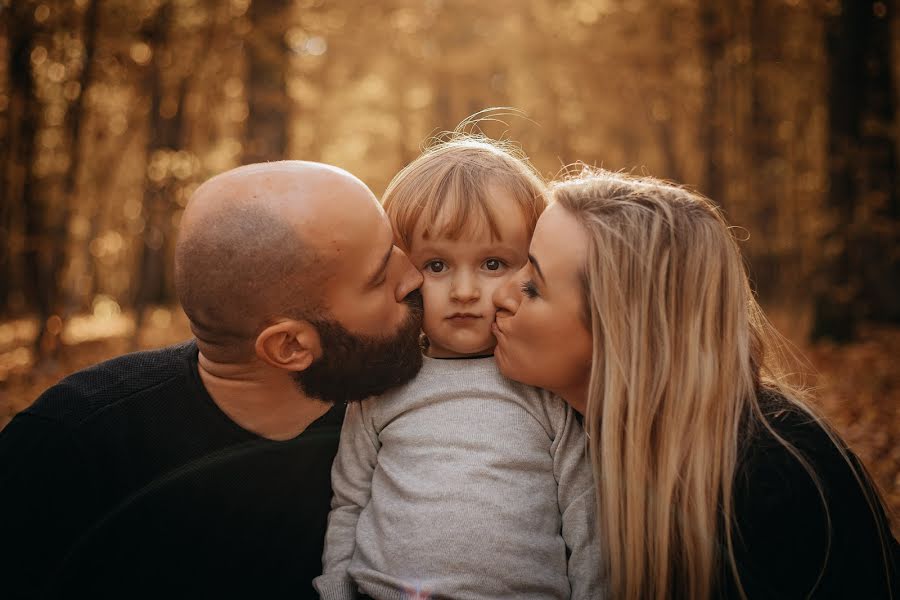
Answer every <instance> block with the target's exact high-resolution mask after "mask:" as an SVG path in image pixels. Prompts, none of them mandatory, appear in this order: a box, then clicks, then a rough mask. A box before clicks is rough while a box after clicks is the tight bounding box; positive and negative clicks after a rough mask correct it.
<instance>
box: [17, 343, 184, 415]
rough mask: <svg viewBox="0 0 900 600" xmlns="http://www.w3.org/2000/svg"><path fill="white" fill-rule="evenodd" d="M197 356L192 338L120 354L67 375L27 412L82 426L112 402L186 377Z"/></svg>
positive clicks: (138, 394)
mask: <svg viewBox="0 0 900 600" xmlns="http://www.w3.org/2000/svg"><path fill="white" fill-rule="evenodd" d="M196 355H197V346H196V342H194V341H193V340H191V341H186V342H183V343H180V344H177V345H174V346H168V347H166V348H158V349H155V350H143V351H140V352H132V353H129V354H124V355H122V356H117V357H115V358H111V359H109V360H107V361H104V362H101V363H98V364H96V365H92V366H90V367H88V368H86V369H82V370H80V371H77V372H75V373H72V374H71V375H69V376H67V377H65V378H64V379H62V380H61V381H60V382H59V383H57V384H56V385H53V386H52V387H50V388H48V389H47V390H46V391H45V392H44V393H43V394H41V395H40V396H39V397H38V398H37V400H35V402H34V403H33V404H32V405H31V406H30V407H28V408H27V409H25V411H23V412H24V413H25V414H29V415H32V416H34V417H39V418H42V419H47V420H52V421H57V422H64V423H66V424H68V425H70V426H78V425H79V424H81V423H82V422H84V421H85V420H88V419H90V418H91V417H92V416H93V415H95V414H97V413H98V412H101V411H103V410H104V409H106V408H108V407H110V406H112V405H116V404H119V403H121V402H127V401H128V400H129V399H132V398H136V397H138V396H140V395H142V394H143V393H144V392H146V391H148V390H151V389H153V388H155V387H157V386H160V385H163V384H165V383H166V382H169V381H172V380H173V379H176V378H179V377H183V376H184V374H185V373H187V372H188V371H187V367H188V365H189V364H190V363H191V361H196Z"/></svg>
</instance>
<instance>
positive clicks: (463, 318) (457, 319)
mask: <svg viewBox="0 0 900 600" xmlns="http://www.w3.org/2000/svg"><path fill="white" fill-rule="evenodd" d="M478 319H481V315H476V314H474V313H456V314H452V315H450V316H449V317H447V320H448V321H450V322H452V323H468V322H471V321H476V320H478Z"/></svg>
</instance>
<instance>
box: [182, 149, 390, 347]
mask: <svg viewBox="0 0 900 600" xmlns="http://www.w3.org/2000/svg"><path fill="white" fill-rule="evenodd" d="M368 210H378V211H380V207H379V206H378V203H377V200H376V199H375V197H374V196H373V195H372V192H371V191H369V189H368V188H367V187H366V186H365V184H363V183H362V182H361V181H359V180H358V179H357V178H355V177H354V176H352V175H351V174H349V173H347V172H346V171H343V170H341V169H338V168H336V167H331V166H328V165H323V164H319V163H310V162H303V161H281V162H273V163H265V164H256V165H248V166H244V167H239V168H237V169H233V170H231V171H227V172H225V173H222V174H221V175H217V176H215V177H213V178H212V179H210V180H208V181H207V182H206V183H204V184H203V185H201V186H200V187H199V188H198V189H197V191H196V192H194V194H193V196H192V197H191V200H190V202H189V203H188V206H187V208H186V210H185V212H184V215H183V217H182V220H181V226H180V234H179V239H178V243H177V245H176V249H175V287H176V290H177V293H178V298H179V300H180V301H181V304H182V307H183V308H184V311H185V313H186V314H187V315H188V318H189V319H190V321H191V326H192V329H193V330H194V333H195V335H196V336H197V338H198V341H199V342H200V344H201V346H202V348H201V349H202V350H203V351H204V354H207V355H212V356H218V357H220V358H221V359H222V360H238V359H241V358H244V357H247V356H249V355H251V354H252V352H253V343H254V341H255V336H256V334H257V333H258V332H259V331H260V330H261V329H262V328H263V327H264V326H265V325H266V324H268V323H269V322H271V321H272V320H274V319H277V318H280V317H287V318H294V319H302V318H311V317H315V316H316V315H317V313H318V312H319V311H320V310H321V309H322V306H321V301H322V298H321V288H322V286H323V284H324V283H325V281H326V280H327V278H328V273H329V271H330V269H329V266H330V264H331V263H332V262H333V261H334V260H335V259H337V258H338V256H339V254H340V252H341V245H340V243H339V242H340V236H339V234H338V232H339V230H340V227H341V221H342V218H343V216H342V215H345V214H348V211H349V214H353V211H357V212H358V211H368ZM212 356H210V358H212Z"/></svg>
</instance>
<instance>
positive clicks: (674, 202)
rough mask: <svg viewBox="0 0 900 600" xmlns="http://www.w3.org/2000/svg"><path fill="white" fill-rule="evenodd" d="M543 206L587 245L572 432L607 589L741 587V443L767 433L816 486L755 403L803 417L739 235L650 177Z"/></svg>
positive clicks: (587, 180)
mask: <svg viewBox="0 0 900 600" xmlns="http://www.w3.org/2000/svg"><path fill="white" fill-rule="evenodd" d="M551 199H552V201H555V202H557V203H559V204H560V205H561V206H562V207H563V208H565V209H566V210H567V211H568V212H570V213H571V214H572V215H573V216H574V217H575V218H576V219H577V220H578V222H579V223H580V224H581V225H582V226H583V227H584V229H585V231H586V232H587V238H588V240H589V242H588V244H589V246H588V248H589V249H588V256H587V261H586V264H585V265H584V272H583V283H584V292H585V299H584V300H585V307H586V311H585V312H586V314H585V318H586V319H587V320H588V323H587V325H588V326H589V327H590V328H591V329H592V331H593V340H594V346H593V364H592V369H591V380H590V385H589V392H588V401H587V409H586V415H585V428H586V430H587V432H588V435H589V436H590V441H589V450H590V455H591V460H592V465H593V469H594V473H595V474H596V480H597V506H598V516H599V519H598V524H599V527H600V539H601V540H602V552H603V556H604V557H605V560H606V565H605V567H606V570H607V572H608V575H609V578H610V586H611V587H610V590H611V592H612V594H611V597H613V598H616V599H617V600H622V599H624V600H637V599H644V598H657V599H661V598H670V597H684V598H692V599H703V598H708V597H709V596H710V595H711V594H712V591H713V586H714V585H715V584H716V581H717V578H719V577H721V576H722V575H723V574H724V573H729V572H730V575H731V576H732V577H733V578H734V581H735V582H736V583H737V587H738V589H739V590H742V587H741V584H740V578H739V576H738V572H737V568H736V565H735V561H734V545H733V540H732V527H731V525H732V524H733V517H734V514H733V513H734V507H733V500H732V491H733V481H734V473H735V469H736V466H737V463H738V460H739V456H738V454H739V441H740V440H742V439H747V436H748V435H750V434H751V432H750V429H751V428H752V427H754V426H755V427H765V428H766V429H767V430H768V431H769V432H771V434H773V435H774V436H775V438H776V439H778V440H779V441H780V442H781V443H783V444H784V445H785V447H786V448H787V449H788V451H790V452H791V453H792V454H793V455H794V456H795V457H796V458H797V459H798V460H799V461H800V462H801V464H802V465H803V466H804V468H806V469H807V471H808V472H809V473H810V475H811V476H812V477H813V480H814V482H816V484H817V486H818V485H819V484H818V480H817V479H816V477H815V474H814V472H813V471H812V469H811V468H810V465H809V464H808V463H807V462H806V461H805V460H804V459H803V457H802V455H801V454H800V453H799V452H797V451H796V450H795V449H794V448H793V447H792V446H790V444H788V442H787V441H785V440H784V439H783V438H781V437H780V436H779V435H778V434H777V433H776V432H775V431H774V430H773V429H772V428H771V426H770V425H769V424H768V420H767V418H766V415H765V414H764V410H763V408H762V407H761V406H760V404H759V398H760V395H761V394H762V393H764V391H766V390H768V391H769V392H770V393H771V394H773V395H775V396H780V397H783V398H784V399H785V400H786V401H788V402H790V403H792V404H793V405H794V406H796V407H797V408H799V409H800V410H803V411H804V412H806V413H807V414H809V415H810V416H813V418H815V416H814V415H813V414H812V413H811V412H809V409H808V407H807V405H806V403H805V401H804V398H803V394H802V392H801V391H800V390H799V389H797V388H795V387H792V386H791V385H789V384H788V383H786V382H785V380H784V375H783V373H782V372H781V371H780V370H779V367H778V365H779V364H780V360H779V359H778V357H776V356H774V355H773V354H772V350H773V349H774V348H777V347H780V346H779V344H775V342H776V341H777V339H776V336H777V333H776V332H775V331H774V329H773V328H772V327H771V326H770V325H769V324H768V322H767V321H766V319H765V316H764V315H763V313H762V311H761V309H760V307H759V305H758V304H757V302H756V300H755V298H754V295H753V292H752V290H751V288H750V284H749V280H748V277H747V274H746V271H745V268H744V263H743V260H742V258H741V253H740V250H739V248H738V245H737V242H736V240H735V239H734V238H733V236H732V235H731V230H730V228H729V227H728V225H727V224H726V222H725V220H724V219H723V218H722V216H721V214H720V213H719V211H718V210H717V209H716V207H715V206H713V204H712V203H710V202H709V201H708V200H706V199H705V198H703V197H702V196H700V195H698V194H695V193H692V192H690V191H688V190H685V189H683V188H680V187H677V186H675V185H671V184H667V183H665V182H662V181H659V180H656V179H653V178H649V177H640V178H638V177H631V176H627V175H622V174H618V173H611V172H608V171H603V170H592V169H588V168H585V169H584V171H583V172H582V173H580V174H578V175H574V176H572V177H570V178H569V179H566V180H563V181H561V182H558V183H556V184H553V185H552V186H551ZM773 344H774V345H773ZM825 429H826V431H828V429H827V427H826V428H825ZM829 435H830V434H829ZM832 439H834V438H832ZM835 441H836V440H835ZM838 447H839V448H840V444H838ZM819 492H820V496H822V493H821V487H820V486H819ZM822 500H823V503H824V496H822ZM873 501H874V500H873V499H870V504H871V502H873ZM825 511H826V516H827V514H828V513H827V505H826V506H825ZM723 539H724V541H725V550H724V552H720V551H719V550H718V549H717V548H718V543H719V541H720V540H723ZM722 554H725V556H722ZM723 561H725V563H723ZM723 567H725V568H723ZM823 567H824V565H823ZM726 576H727V575H726ZM742 593H743V592H742Z"/></svg>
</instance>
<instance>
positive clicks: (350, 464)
mask: <svg viewBox="0 0 900 600" xmlns="http://www.w3.org/2000/svg"><path fill="white" fill-rule="evenodd" d="M376 401H377V400H376ZM368 402H369V401H368V400H366V401H363V402H351V403H350V404H348V405H347V413H346V416H345V417H344V425H343V428H342V429H341V441H340V446H339V447H338V452H337V456H336V457H335V459H334V464H333V466H332V468H331V485H332V489H333V490H334V496H333V498H332V500H331V512H330V513H329V515H328V530H327V532H326V534H325V550H324V553H323V556H322V575H320V576H319V577H316V578H315V579H314V580H313V586H314V587H315V588H316V591H318V592H319V595H320V596H321V597H322V598H323V599H332V598H335V599H341V598H356V596H357V592H356V584H355V583H354V582H353V581H352V580H351V578H350V575H349V574H348V569H349V567H350V560H351V559H352V558H353V551H354V550H355V547H356V524H357V521H358V520H359V514H360V512H361V511H362V509H363V508H365V507H366V505H367V504H368V503H369V498H370V496H371V491H372V476H373V474H374V472H375V465H376V462H377V457H378V448H379V447H380V443H379V441H378V435H377V433H376V432H375V430H374V428H373V427H372V425H371V422H370V419H367V418H366V408H367V403H368Z"/></svg>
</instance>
